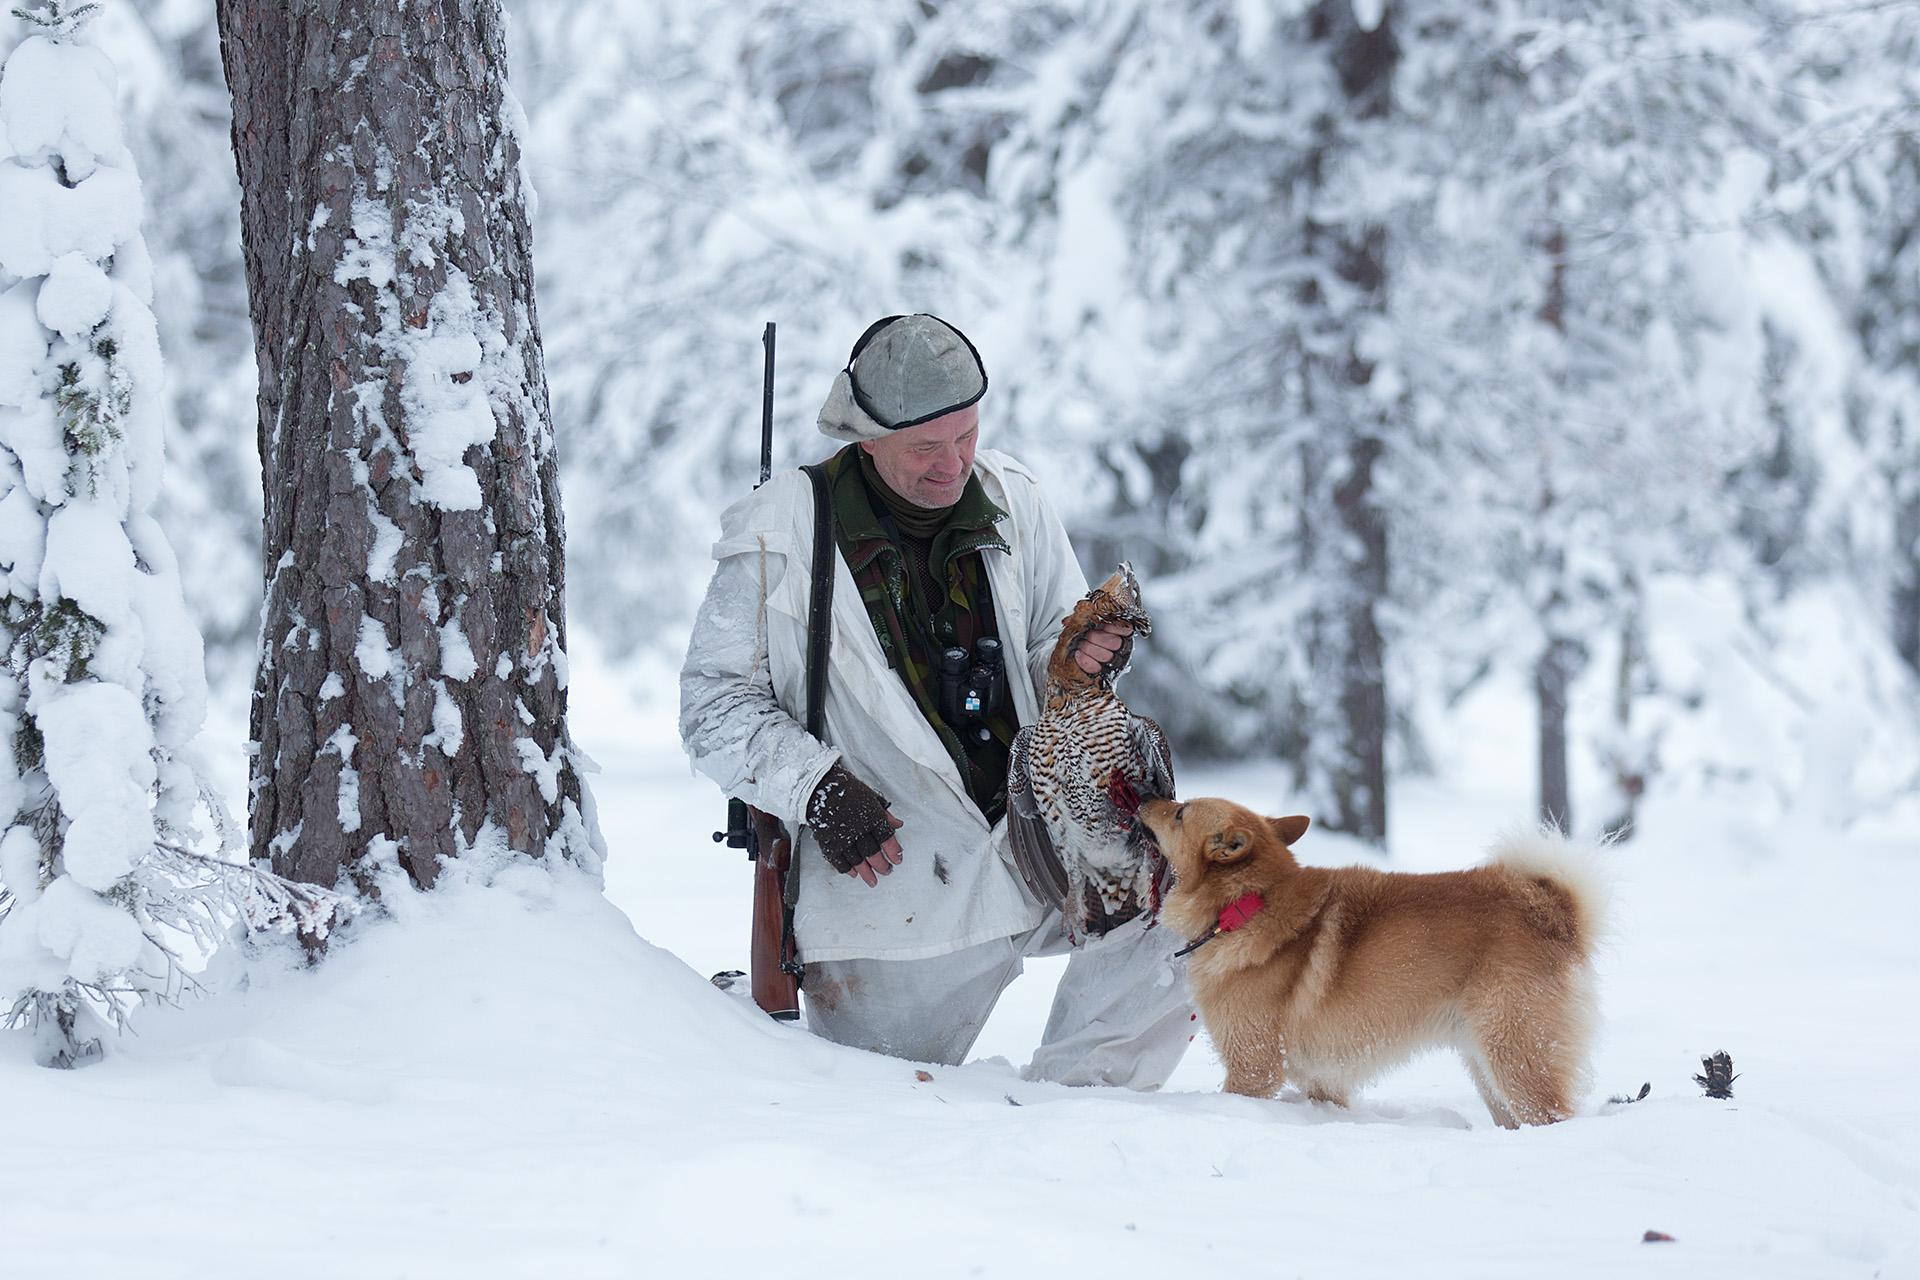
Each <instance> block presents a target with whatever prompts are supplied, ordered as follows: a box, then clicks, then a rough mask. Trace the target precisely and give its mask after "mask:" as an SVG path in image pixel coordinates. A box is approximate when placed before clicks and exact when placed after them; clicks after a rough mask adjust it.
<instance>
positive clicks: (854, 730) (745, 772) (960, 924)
mask: <svg viewBox="0 0 1920 1280" xmlns="http://www.w3.org/2000/svg"><path fill="white" fill-rule="evenodd" d="M986 390H987V377H986V370H985V369H984V367H983V366H982V365H981V362H980V357H979V354H978V353H977V352H976V351H975V350H974V348H973V344H972V343H970V342H969V341H967V339H966V337H965V336H964V335H963V334H961V333H960V332H959V330H957V329H955V328H953V326H951V325H949V324H947V323H945V322H944V321H942V320H939V319H937V318H935V317H933V316H929V315H913V316H889V317H887V318H886V319H885V320H882V321H880V322H879V323H877V324H875V325H874V326H873V327H872V328H870V329H868V330H867V332H866V333H865V334H864V335H862V337H861V339H860V341H859V343H857V344H856V345H855V347H854V349H853V355H852V356H851V358H850V359H849V361H848V364H847V367H846V369H844V370H843V371H842V372H841V373H840V374H839V375H838V376H837V377H836V378H835V380H834V383H833V389H832V392H831V393H830V394H829V395H828V397H827V402H826V405H825V407H824V408H822V409H821V411H820V419H819V426H820V430H821V431H822V432H824V433H825V434H826V435H828V436H830V437H833V438H835V439H838V440H846V441H849V442H851V443H849V444H848V445H847V447H846V448H844V449H841V450H840V451H839V452H838V453H836V454H834V455H833V456H832V457H831V458H830V459H829V460H828V461H827V462H826V464H825V465H826V468H827V477H828V482H829V486H830V493H831V501H832V503H833V511H834V516H835V521H836V533H837V541H838V545H839V551H840V558H841V560H842V562H843V563H841V564H839V565H836V566H835V569H834V572H835V574H836V576H837V578H838V585H837V586H836V588H835V591H834V595H833V605H832V610H831V612H832V614H833V647H832V656H831V660H830V662H829V664H828V672H829V674H828V686H827V696H826V700H825V702H826V705H825V713H826V714H825V734H824V737H825V741H822V740H820V739H817V738H815V737H813V736H812V735H810V734H809V733H808V732H807V731H806V729H805V728H804V727H803V724H802V720H801V717H802V716H803V715H804V707H805V700H806V672H805V667H806V639H807V624H806V619H807V613H808V605H809V594H810V586H811V577H812V572H813V568H812V558H813V555H812V553H813V524H814V509H813V507H814V501H813V488H812V485H811V483H810V481H809V480H808V478H807V476H806V475H804V474H803V473H802V472H799V471H790V472H786V473H784V474H781V475H777V476H775V477H773V478H772V479H771V480H769V481H768V482H767V483H766V484H764V485H762V486H761V487H760V488H759V489H757V490H756V491H754V493H753V494H752V495H751V496H750V497H747V498H745V499H743V500H741V501H740V502H738V503H735V504H734V505H733V506H732V507H730V508H729V509H728V510H727V511H726V513H725V514H724V515H723V516H722V532H721V538H720V541H719V542H718V543H716V544H715V545H714V558H715V559H716V560H717V561H718V562H719V563H718V567H717V568H716V569H715V570H714V575H713V580H712V582H711V583H710V584H709V586H708V588H707V596H706V600H705V602H704V604H702V606H701V609H700V614H699V618H698V620H697V621H696V622H695V624H694V631H693V639H692V643H691V644H690V645H689V646H688V649H687V660H686V666H685V667H684V669H683V670H682V671H681V674H680V734H681V738H682V741H683V742H684V743H685V745H686V749H687V753H688V755H689V756H690V757H691V758H692V760H693V763H694V766H695V767H696V768H698V769H699V770H700V771H701V772H702V773H704V774H706V775H707V776H708V777H710V778H712V779H713V780H714V781H715V782H717V783H719V784H720V786H721V788H722V789H723V790H724V791H726V792H727V794H728V795H731V796H736V797H738V798H740V799H743V800H745V801H747V802H748V803H749V804H752V805H754V806H755V807H757V808H759V809H762V810H764V811H765V812H767V813H770V814H772V815H774V816H775V817H777V818H779V819H780V820H781V821H782V822H784V823H786V824H787V826H788V828H789V829H790V830H793V829H798V830H800V831H801V837H800V839H799V841H798V842H797V846H796V847H797V852H796V855H795V858H794V863H793V871H792V874H794V875H798V876H799V877H800V885H799V904H798V908H797V910H796V913H795V918H794V930H795V935H796V938H797V941H798V945H799V951H800V957H801V959H802V961H803V962H804V963H805V965H806V979H805V983H804V988H803V989H804V991H805V994H806V997H807V999H806V1010H807V1021H808V1025H809V1026H810V1027H811V1028H812V1029H813V1030H814V1031H815V1032H817V1033H818V1034H820V1035H824V1036H826V1037H828V1038H829V1039H832V1040H835V1041H838V1042H839V1043H841V1044H848V1045H854V1046H857V1047H859V1048H863V1049H869V1050H872V1051H874V1052H878V1053H886V1054H891V1055H894V1056H896V1057H901V1058H910V1059H914V1060H916V1061H923V1062H940V1063H957V1062H960V1061H962V1060H963V1059H964V1058H965V1057H966V1054H967V1051H968V1049H969V1048H971V1047H972V1045H973V1042H974V1039H975V1038H976V1037H977V1036H978V1035H979V1034H980V1029H981V1028H982V1027H983V1026H984V1025H985V1024H986V1021H987V1016H988V1015H989V1014H990V1013H991V1012H992V1011H993V1006H994V1003H995V1002H996V1001H997V1000H998V999H999V996H1000V993H1001V992H1002V991H1004V990H1005V989H1006V987H1007V984H1008V983H1010V982H1012V981H1013V979H1014V978H1015V977H1016V976H1018V974H1019V973H1020V970H1021V964H1022V960H1023V958H1024V957H1026V956H1031V955H1049V954H1059V953H1061V952H1063V951H1071V952H1072V959H1071V960H1070V961H1069V963H1068V965H1067V970H1066V974H1065V976H1064V978H1063V979H1062V980H1061V983H1060V987H1059V991H1058V993H1057V994H1056V996H1055V998H1054V1003H1053V1012H1052V1016H1051V1017H1050V1018H1049V1019H1048V1021H1047V1029H1046V1033H1045V1036H1044V1038H1043V1040H1042V1042H1041V1044H1040V1047H1039V1050H1038V1051H1037V1052H1036V1053H1035V1054H1034V1058H1033V1061H1032V1063H1031V1064H1030V1065H1029V1066H1028V1067H1027V1068H1026V1071H1025V1074H1026V1075H1027V1076H1028V1077H1029V1078H1032V1079H1042V1080H1053V1081H1058V1082H1060V1083H1063V1084H1110V1085H1124V1086H1127V1087H1130V1088H1135V1089H1153V1088H1157V1087H1159V1086H1160V1085H1161V1084H1163V1083H1164V1082H1165V1081H1166V1078H1167V1076H1168V1075H1169V1074H1171V1073H1172V1071H1173V1068H1174V1066H1175V1065H1176V1064H1177V1063H1178V1062H1179V1060H1180V1055H1181V1053H1182V1051H1183V1050H1184V1049H1185V1048H1186V1045H1187V1040H1188V1038H1189V1013H1188V1005H1187V997H1186V992H1185V984H1184V983H1182V982H1181V981H1180V980H1179V976H1178V975H1177V974H1176V972H1175V971H1174V968H1173V965H1172V962H1171V959H1170V957H1171V954H1172V952H1173V950H1174V948H1175V947H1177V946H1178V945H1179V944H1180V942H1181V939H1180V938H1178V937H1176V936H1174V935H1173V932H1172V931H1171V930H1167V929H1153V930H1148V929H1147V923H1148V921H1147V918H1146V917H1145V916H1142V917H1139V918H1136V919H1135V920H1133V921H1130V922H1129V923H1127V924H1125V925H1122V926H1121V927H1119V928H1117V929H1115V930H1113V931H1112V932H1110V933H1108V934H1106V935H1105V936H1103V937H1101V938H1098V939H1095V940H1092V941H1089V942H1086V943H1084V944H1082V945H1080V946H1073V945H1072V944H1071V943H1070V942H1069V941H1068V938H1067V936H1066V933H1065V931H1064V930H1063V928H1062V927H1061V917H1060V913H1059V911H1058V910H1054V909H1050V908H1047V907H1043V906H1042V905H1040V903H1039V902H1038V901H1037V900H1036V899H1035V897H1034V896H1033V895H1032V894H1031V893H1029V892H1028V891H1027V889H1026V888H1025V886H1024V885H1023V883H1022V882H1021V880H1020V878H1019V876H1018V875H1017V874H1016V873H1015V871H1014V869H1013V865H1012V862H1011V857H1010V854H1009V853H1008V850H1007V835H1006V822H1005V818H1004V815H1005V812H1006V806H1007V791H1006V785H1007V756H1008V748H1009V744H1010V743H1011V742H1012V740H1013V735H1014V733H1015V732H1016V730H1018V728H1019V727H1020V725H1021V724H1023V723H1031V722H1032V721H1033V720H1035V719H1036V718H1037V717H1038V715H1039V694H1040V690H1041V689H1042V688H1043V687H1044V685H1045V680H1046V668H1047V661H1048V659H1049V658H1050V657H1051V655H1052V652H1053V647H1054V642H1055V640H1056V639H1057V638H1058V637H1059V635H1060V629H1061V622H1062V620H1063V619H1064V618H1065V617H1066V615H1067V613H1068V611H1069V610H1070V609H1071V608H1072V607H1073V605H1074V604H1075V602H1077V601H1078V600H1079V599H1080V597H1081V596H1082V595H1084V594H1085V592H1086V590H1087V584H1086V580H1085V578H1084V577H1083V576H1082V575H1081V572H1080V568H1079V565H1078V564H1077V562H1076V561H1075V559H1074V555H1073V549H1072V547H1070V546H1069V545H1068V543H1067V536H1066V531H1065V530H1064V529H1063V528H1062V527H1061V524H1060V520H1059V517H1058V516H1056V515H1055V514H1054V511H1053V508H1052V507H1051V505H1050V504H1049V503H1048V502H1047V500H1046V498H1045V497H1044V496H1043V495H1042V494H1041V492H1040V489H1039V486H1038V484H1037V483H1036V482H1035V480H1034V477H1033V474H1032V473H1031V472H1029V471H1028V470H1027V469H1026V468H1024V467H1023V466H1021V465H1020V464H1019V463H1018V462H1016V461H1014V460H1013V459H1012V458H1009V457H1007V456H1006V455H1005V454H1002V453H996V452H994V451H992V450H981V451H980V452H978V453H977V454H976V452H975V447H976V445H977V444H978V441H979V435H980V426H979V421H980V401H981V398H982V397H983V396H984V395H985V394H986ZM982 639H989V640H997V641H998V642H999V646H1000V647H999V652H1000V653H1002V654H1004V655H1005V659H1004V663H1003V664H1002V666H1001V668H1000V674H999V676H998V679H997V685H998V688H997V693H996V692H990V693H988V694H987V696H985V697H983V698H980V699H978V700H977V701H976V702H975V703H973V704H969V705H968V706H966V707H965V708H964V709H962V708H960V707H959V706H958V704H956V702H955V699H954V698H953V696H952V691H951V690H948V691H947V696H946V697H944V698H943V696H942V681H941V669H940V663H939V659H940V655H941V654H942V652H943V651H946V650H949V649H954V648H958V649H961V650H964V651H966V652H967V653H968V654H969V655H970V656H972V657H979V656H982V655H986V656H988V658H989V659H990V658H991V655H992V653H993V646H992V644H988V645H986V646H984V647H983V646H981V644H980V641H981V640H982ZM1130 644H1131V641H1129V640H1128V638H1127V634H1126V631H1125V629H1124V628H1111V629H1106V630H1103V631H1098V632H1095V633H1093V634H1092V635H1090V636H1089V637H1088V639H1087V640H1085V641H1084V642H1082V644H1081V646H1080V648H1079V650H1078V651H1077V652H1076V653H1075V655H1074V656H1075V660H1076V661H1078V662H1079V663H1080V664H1081V666H1082V667H1083V668H1084V669H1085V670H1087V671H1088V672H1090V673H1091V672H1096V671H1098V670H1100V669H1101V667H1102V666H1103V665H1109V664H1124V662H1125V660H1126V654H1127V651H1128V649H1129V647H1130ZM969 665H970V666H980V665H982V664H979V663H970V664H969ZM987 668H988V669H991V664H990V661H989V663H988V664H987ZM836 873H837V874H836Z"/></svg>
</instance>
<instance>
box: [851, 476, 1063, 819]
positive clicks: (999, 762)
mask: <svg viewBox="0 0 1920 1280" xmlns="http://www.w3.org/2000/svg"><path fill="white" fill-rule="evenodd" d="M859 447H860V446H859V445H857V444H850V445H848V446H847V447H846V448H844V449H842V450H841V451H840V452H839V453H836V454H835V455H834V456H833V457H832V458H830V459H828V460H827V477H828V481H829V483H830V485H831V487H832V494H833V510H834V518H835V521H836V522H837V529H836V533H837V535H838V538H839V543H840V554H841V555H842V556H844V557H846V561H847V568H848V569H849V570H850V571H851V572H852V574H853V581H854V585H855V586H857V587H858V588H859V589H860V599H861V601H862V602H863V603H865V605H866V607H867V617H868V618H869V619H870V620H871V621H872V623H873V630H874V634H875V635H876V636H878V637H879V639H880V648H881V650H882V652H884V653H885V654H886V655H887V665H888V666H890V667H892V668H893V670H894V671H895V673H897V674H898V675H899V677H900V680H901V683H903V684H904V685H906V687H907V692H909V693H910V694H912V695H913V700H914V703H915V705H917V706H918V707H919V708H920V714H921V715H923V716H925V717H926V719H927V723H928V724H930V725H932V726H933V731H934V732H935V733H936V734H938V735H939V737H940V741H941V743H942V745H944V746H945V747H946V749H947V754H948V755H949V756H951V757H952V758H953V762H954V764H955V765H956V766H957V767H958V768H959V770H960V776H961V777H962V778H965V779H966V782H967V794H968V795H969V796H971V797H972V798H973V802H974V804H976V805H978V806H979V808H980V812H981V813H983V814H985V815H986V818H987V820H988V821H989V822H997V821H999V819H1000V815H1001V814H1002V813H1004V812H1006V807H1007V753H1008V749H1009V747H1010V745H1011V744H1012V742H1013V735H1014V733H1015V732H1016V731H1017V730H1018V729H1019V727H1020V722H1019V718H1018V716H1017V715H1016V713H1015V712H1014V709H1013V696H1012V693H1011V691H1010V690H1009V689H1008V688H1007V687H1006V682H1005V677H1004V676H1003V677H1002V680H1001V689H1000V698H999V704H1000V705H999V709H998V710H997V711H996V713H995V714H994V715H992V716H990V717H988V718H987V719H986V720H984V721H982V722H981V724H982V727H984V728H985V729H986V730H987V731H988V732H987V736H986V738H985V740H981V739H980V737H979V735H977V734H967V735H964V736H963V735H962V734H960V733H958V732H956V731H955V729H954V727H953V726H950V725H949V724H948V723H947V722H946V720H945V719H944V718H943V717H942V715H941V713H940V693H939V676H938V673H937V668H936V667H935V665H934V655H935V654H936V653H937V652H938V650H939V649H947V648H958V649H965V650H967V652H969V653H971V652H972V651H973V645H974V641H976V640H978V639H979V638H980V637H982V636H994V637H995V638H998V636H999V631H1000V627H999V620H998V618H997V617H996V615H995V614H994V610H993V592H992V589H991V587H990V586H989V585H988V582H987V570H986V565H985V563H983V561H982V559H981V557H982V555H983V554H985V553H987V552H997V553H999V554H1001V555H1007V554H1010V553H1011V551H1012V548H1010V547H1009V546H1008V545H1007V541H1006V539H1004V538H1002V537H1001V536H1000V535H999V533H998V532H997V531H996V530H995V528H994V526H995V525H997V524H998V523H999V522H1000V521H1002V520H1004V519H1006V516H1007V513H1006V512H1004V511H1002V510H1001V509H1000V508H999V507H997V506H995V505H994V504H993V502H992V501H991V500H990V499H988V497H987V494H986V490H984V489H983V488H981V486H980V477H979V476H978V475H976V476H974V477H973V478H971V479H970V480H968V481H967V485H966V488H965V489H964V490H963V491H962V492H961V494H960V500H959V501H958V502H956V503H955V504H954V506H953V511H952V513H951V514H950V515H949V516H948V517H947V522H946V523H945V524H944V525H943V526H942V527H941V528H940V530H939V532H938V533H936V534H934V536H933V544H932V548H931V550H930V552H929V554H928V557H927V560H928V565H929V567H930V568H931V569H932V571H933V573H934V577H935V579H936V580H939V579H940V578H941V576H942V575H943V574H944V585H945V588H946V595H945V598H943V599H940V600H937V601H924V600H922V599H921V597H922V595H923V594H924V592H923V591H922V590H921V588H920V587H919V586H917V585H916V584H914V583H913V582H912V581H911V578H912V577H913V576H915V575H911V574H909V572H908V565H907V555H906V552H905V551H904V550H903V549H902V548H901V547H900V546H899V545H897V544H896V543H895V542H894V540H893V538H892V537H891V536H890V535H889V533H888V531H887V528H886V526H885V524H883V523H882V521H881V519H880V516H879V514H878V510H879V508H878V507H877V506H876V503H875V501H874V499H873V497H872V495H870V494H869V493H868V491H867V486H866V482H865V481H864V480H863V479H862V478H861V475H860V462H859V459H858V458H857V457H856V456H855V452H854V451H855V450H856V449H858V448H859ZM936 646H937V648H936ZM1006 660H1007V662H1009V663H1017V664H1021V665H1022V669H1023V670H1024V664H1025V661H1026V655H1025V653H1024V652H1011V653H1008V654H1007V655H1006Z"/></svg>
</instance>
